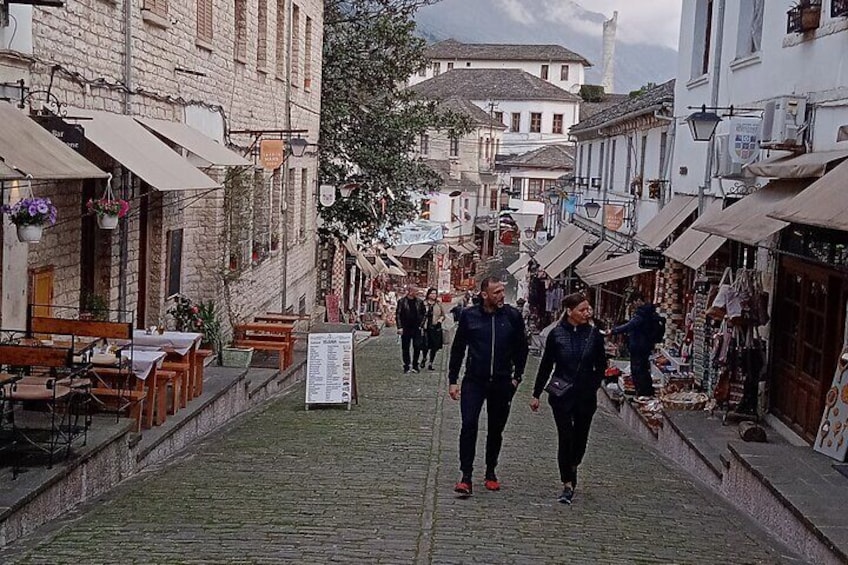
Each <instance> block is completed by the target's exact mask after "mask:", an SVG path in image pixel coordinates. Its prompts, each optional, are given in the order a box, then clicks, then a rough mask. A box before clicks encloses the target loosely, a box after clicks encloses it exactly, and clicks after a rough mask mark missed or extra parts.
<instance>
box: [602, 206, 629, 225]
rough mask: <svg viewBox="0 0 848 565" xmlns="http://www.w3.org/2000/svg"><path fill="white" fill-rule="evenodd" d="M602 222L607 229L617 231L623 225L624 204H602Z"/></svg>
mask: <svg viewBox="0 0 848 565" xmlns="http://www.w3.org/2000/svg"><path fill="white" fill-rule="evenodd" d="M604 208H605V210H604V218H605V220H604V224H605V226H606V228H607V229H608V230H612V231H618V230H620V229H621V226H623V225H624V206H618V205H615V204H606V205H605V206H604Z"/></svg>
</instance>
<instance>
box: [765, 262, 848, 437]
mask: <svg viewBox="0 0 848 565" xmlns="http://www.w3.org/2000/svg"><path fill="white" fill-rule="evenodd" d="M847 298H848V281H846V278H845V276H844V275H843V274H841V273H840V272H839V271H837V270H834V269H831V268H828V267H826V266H824V265H821V264H816V263H813V262H811V261H806V260H804V259H798V258H794V257H787V256H782V257H781V259H780V266H779V270H778V281H777V293H776V295H775V301H774V306H773V308H772V313H773V315H772V325H771V328H772V360H773V363H772V367H773V370H772V395H771V407H772V410H773V411H774V412H775V414H776V415H777V416H778V417H779V418H780V419H781V420H782V421H783V422H784V423H785V424H787V425H788V426H790V427H791V428H792V429H793V430H794V431H795V432H796V433H798V434H799V435H801V436H802V437H803V438H804V439H806V440H807V441H810V442H812V441H813V438H814V437H815V435H816V431H817V428H818V425H819V422H820V420H821V416H822V410H823V408H824V403H825V394H826V393H827V389H828V387H829V386H830V383H831V380H832V378H833V371H834V367H835V366H836V357H837V355H838V353H839V348H840V347H841V344H842V338H843V335H842V334H843V328H844V326H845V301H846V299H847Z"/></svg>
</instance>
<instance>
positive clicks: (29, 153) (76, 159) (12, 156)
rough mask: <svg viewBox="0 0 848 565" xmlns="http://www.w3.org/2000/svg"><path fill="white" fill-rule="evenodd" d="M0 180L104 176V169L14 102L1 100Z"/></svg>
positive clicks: (92, 177)
mask: <svg viewBox="0 0 848 565" xmlns="http://www.w3.org/2000/svg"><path fill="white" fill-rule="evenodd" d="M0 124H2V128H0V161H2V162H0V180H14V179H21V178H24V177H26V176H27V175H30V176H31V177H32V179H33V180H71V179H96V178H106V177H107V176H108V175H107V174H106V172H105V171H101V170H100V169H99V168H97V167H95V166H94V165H93V164H91V163H90V162H89V161H88V160H87V159H85V158H84V157H83V156H82V155H80V154H79V153H77V152H76V151H74V150H73V149H71V148H70V147H68V146H67V145H65V144H64V143H62V142H61V141H59V140H58V139H56V137H54V136H53V135H52V134H51V133H50V132H49V131H47V130H46V129H44V128H43V127H41V126H40V125H39V124H37V123H36V122H34V121H33V120H31V119H30V118H29V117H28V116H27V115H26V114H24V113H23V112H21V111H20V110H18V109H17V108H16V107H15V106H14V105H13V104H9V103H8V102H2V101H0Z"/></svg>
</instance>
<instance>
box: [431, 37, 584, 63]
mask: <svg viewBox="0 0 848 565" xmlns="http://www.w3.org/2000/svg"><path fill="white" fill-rule="evenodd" d="M426 54H427V57H428V58H430V59H463V60H469V61H564V62H567V63H581V64H583V65H585V66H587V67H591V66H592V63H590V62H589V61H588V60H587V59H586V58H585V57H584V56H583V55H580V54H578V53H575V52H574V51H571V50H570V49H566V48H565V47H563V46H562V45H514V44H502V43H461V42H459V41H456V40H455V39H446V40H444V41H440V42H438V43H434V44H433V45H430V46H429V47H427V51H426Z"/></svg>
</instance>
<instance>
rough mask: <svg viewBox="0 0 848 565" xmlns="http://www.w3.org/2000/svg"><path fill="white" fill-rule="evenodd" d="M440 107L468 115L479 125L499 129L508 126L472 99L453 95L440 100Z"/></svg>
mask: <svg viewBox="0 0 848 565" xmlns="http://www.w3.org/2000/svg"><path fill="white" fill-rule="evenodd" d="M439 109H440V110H447V111H450V112H453V113H455V114H461V115H463V116H467V117H469V118H471V120H472V122H473V124H474V125H477V126H486V127H489V126H491V127H494V128H498V129H506V126H505V125H504V124H503V123H502V122H499V121H498V120H497V119H495V118H494V116H490V115H489V114H487V113H486V112H485V111H484V110H483V109H482V108H480V107H479V106H476V105H475V104H474V103H473V102H471V101H470V100H465V99H464V98H460V97H459V96H452V97H450V98H446V99H444V100H442V101H440V102H439Z"/></svg>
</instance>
